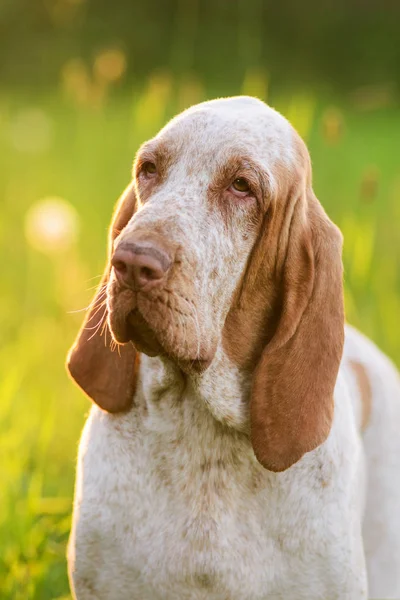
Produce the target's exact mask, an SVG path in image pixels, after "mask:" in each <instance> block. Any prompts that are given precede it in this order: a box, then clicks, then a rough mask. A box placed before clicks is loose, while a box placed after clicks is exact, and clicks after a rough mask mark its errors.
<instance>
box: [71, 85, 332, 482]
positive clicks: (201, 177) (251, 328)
mask: <svg viewBox="0 0 400 600" xmlns="http://www.w3.org/2000/svg"><path fill="white" fill-rule="evenodd" d="M341 242H342V240H341V235H340V233H339V232H338V230H337V228H336V227H335V226H334V225H333V224H332V223H331V222H330V220H329V219H328V217H327V216H326V214H325V213H324V211H323V209H322V207H321V205H320V204H319V202H318V200H317V199H316V198H315V196H314V194H313V191H312V187H311V168H310V160H309V156H308V152H307V149H306V147H305V145H304V143H303V142H302V140H301V139H300V138H299V136H298V135H297V134H296V132H295V131H294V130H293V128H292V127H291V126H290V124H289V123H288V122H287V121H286V119H284V118H283V117H282V116H280V115H279V114H278V113H277V112H275V111H274V110H272V109H271V108H269V107H268V106H266V105H265V104H264V103H262V102H260V101H259V100H256V99H254V98H244V97H239V98H230V99H222V100H215V101H211V102H206V103H204V104H200V105H198V106H195V107H193V108H191V109H189V110H187V111H185V112H184V113H182V114H181V115H180V116H178V117H176V118H175V119H173V120H172V121H171V122H170V123H169V124H168V125H167V126H166V127H165V128H164V129H163V130H162V131H161V132H160V133H159V134H158V135H157V136H156V137H155V138H154V139H153V140H151V141H150V142H147V143H146V144H144V146H143V147H142V148H141V149H140V150H139V152H138V155H137V158H136V161H135V165H134V173H133V181H132V182H131V184H130V185H129V187H128V188H127V190H126V192H125V194H124V195H123V196H122V198H121V200H120V202H119V204H118V207H117V210H116V212H115V214H114V217H113V220H112V224H111V227H110V245H109V250H110V252H109V262H108V264H107V268H106V271H105V274H104V278H103V282H102V286H101V288H100V290H99V292H98V293H97V296H96V297H95V300H94V302H93V304H92V309H91V311H90V312H89V314H88V316H87V318H86V321H85V324H84V326H83V328H82V329H81V332H80V334H79V336H78V338H77V341H76V343H75V345H74V347H73V348H72V350H71V353H70V356H69V364H68V367H69V370H70V373H71V374H72V376H73V378H74V379H75V381H77V383H78V384H79V385H80V386H81V387H82V388H83V389H84V390H85V391H86V393H87V394H88V395H89V396H90V397H91V398H92V399H93V400H95V402H97V404H99V405H100V406H101V407H102V408H103V409H105V410H107V411H110V412H118V411H120V410H126V409H128V408H129V407H130V406H131V403H132V399H133V395H134V390H135V380H136V369H137V364H138V361H137V357H138V353H137V352H136V351H137V350H138V351H139V352H144V353H146V354H148V355H150V356H157V355H162V356H166V357H168V359H169V360H172V361H174V363H176V364H177V365H178V367H179V368H180V369H182V370H183V371H184V372H186V373H187V374H188V375H189V376H190V375H191V374H192V372H193V371H195V372H197V373H201V372H202V371H204V369H206V368H207V367H208V366H209V365H210V363H211V362H212V361H213V357H214V355H215V353H216V349H217V348H218V347H219V348H220V349H221V352H222V353H225V355H227V356H228V357H229V359H230V362H231V363H232V362H233V363H234V365H235V368H239V370H241V371H242V372H243V373H246V376H247V377H251V378H252V391H251V399H250V407H249V408H250V422H251V441H252V444H253V448H254V451H255V454H256V456H257V458H258V459H259V461H260V462H261V463H262V464H263V465H264V466H266V467H267V468H269V469H271V470H273V471H280V470H284V469H286V468H288V467H289V466H290V465H291V464H293V463H294V462H296V461H297V460H299V458H300V457H301V456H302V455H303V454H304V453H305V452H308V451H310V450H312V449H313V448H315V447H316V446H318V445H319V444H320V443H322V442H323V441H324V440H325V439H326V437H327V435H328V433H329V430H330V427H331V423H332V415H333V389H334V385H335V381H336V376H337V372H338V368H339V363H340V358H341V353H342V347H343V336H344V333H343V326H344V317H343V298H342V263H341ZM104 289H106V290H107V293H106V295H107V309H106V310H105V312H104V315H103V319H104V322H103V325H104V328H105V329H106V330H107V323H108V326H109V328H110V330H111V332H112V335H113V337H114V340H115V341H116V342H118V343H119V344H121V345H120V346H119V349H118V353H117V352H112V351H111V349H110V348H109V347H108V346H107V344H105V343H104V338H103V339H102V338H101V337H100V336H99V335H96V334H93V333H92V332H91V331H92V329H93V327H92V325H90V322H91V320H92V319H93V318H94V315H97V314H98V311H99V310H100V309H99V308H98V307H99V306H101V303H102V301H103V297H104ZM97 319H98V318H97ZM106 319H107V320H106ZM88 324H89V326H88ZM100 325H101V323H100ZM99 329H101V328H100V327H99ZM96 331H97V330H96ZM131 342H133V344H134V346H133V345H132V344H131ZM135 348H136V350H135ZM240 401H241V400H240V399H238V402H240Z"/></svg>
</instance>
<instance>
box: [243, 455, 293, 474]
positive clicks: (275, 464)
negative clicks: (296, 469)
mask: <svg viewBox="0 0 400 600" xmlns="http://www.w3.org/2000/svg"><path fill="white" fill-rule="evenodd" d="M254 454H255V456H256V459H257V460H258V462H259V463H260V465H262V466H263V467H264V469H266V470H267V471H271V472H272V473H283V471H287V469H289V468H290V467H292V466H293V465H294V464H296V463H297V462H298V461H299V460H300V459H301V458H302V456H303V454H299V455H295V456H294V455H293V456H290V457H288V456H285V457H282V456H274V455H272V454H267V453H265V452H257V451H256V450H255V451H254Z"/></svg>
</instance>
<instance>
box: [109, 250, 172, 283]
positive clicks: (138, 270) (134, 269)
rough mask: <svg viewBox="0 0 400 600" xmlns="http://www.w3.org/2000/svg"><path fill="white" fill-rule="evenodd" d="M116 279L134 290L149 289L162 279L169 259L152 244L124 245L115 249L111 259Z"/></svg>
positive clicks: (168, 264) (169, 261) (169, 263)
mask: <svg viewBox="0 0 400 600" xmlns="http://www.w3.org/2000/svg"><path fill="white" fill-rule="evenodd" d="M111 264H112V266H113V267H114V270H115V274H116V276H117V279H118V280H119V281H120V282H121V283H124V284H125V285H127V286H128V287H130V288H132V289H135V290H143V289H150V288H151V287H155V286H157V285H159V284H160V283H161V282H162V280H163V279H164V277H165V275H166V273H167V271H168V269H169V267H170V265H171V259H170V257H169V256H168V254H166V252H165V251H164V250H161V249H160V248H157V247H156V246H155V245H154V244H152V243H148V242H147V243H144V242H143V243H140V244H133V243H125V244H121V245H119V246H118V247H117V249H116V250H115V252H114V255H113V257H112V259H111Z"/></svg>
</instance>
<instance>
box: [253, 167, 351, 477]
mask: <svg viewBox="0 0 400 600" xmlns="http://www.w3.org/2000/svg"><path fill="white" fill-rule="evenodd" d="M310 179H311V177H310V176H308V177H307V178H306V177H304V176H303V177H301V179H299V181H298V182H296V183H295V184H294V185H291V186H289V188H290V189H289V192H287V194H289V195H290V198H289V199H287V200H286V202H285V203H284V205H285V216H284V221H283V223H282V222H281V224H280V231H283V232H286V233H283V234H282V235H281V237H279V236H278V240H277V242H276V244H277V245H276V256H277V259H276V261H277V262H276V264H275V275H274V277H275V279H276V283H275V285H276V288H277V294H276V299H277V302H276V306H277V310H276V317H275V322H274V324H273V327H272V328H271V331H272V332H273V333H272V334H271V337H270V339H269V341H267V343H266V346H265V347H264V349H263V351H262V353H261V357H260V359H259V362H258V365H257V367H256V370H255V374H254V381H253V388H252V395H251V401H250V414H251V441H252V444H253V448H254V452H255V455H256V457H257V459H258V460H259V462H260V463H261V464H262V465H263V466H265V467H266V468H267V469H269V470H270V471H284V470H285V469H287V468H288V467H290V466H291V465H293V464H294V463H295V462H297V461H298V460H299V459H300V458H301V457H302V456H303V455H304V454H305V453H306V452H309V451H310V450H313V449H314V448H316V447H317V446H319V445H320V444H321V443H322V442H324V441H325V439H326V438H327V436H328V434H329V431H330V428H331V424H332V419H333V409H334V403H333V392H334V386H335V382H336V378H337V374H338V369H339V364H340V360H341V356H342V350H343V341H344V309H343V290H342V260H341V248H342V236H341V234H340V232H339V230H338V229H337V228H336V226H335V225H334V224H333V223H332V222H331V221H330V220H329V218H328V217H327V215H326V214H325V212H324V210H323V209H322V207H321V205H320V204H319V202H318V200H317V199H316V198H315V196H314V194H313V192H312V189H311V183H310ZM282 238H285V239H282ZM264 239H265V241H264V242H263V243H264V244H267V236H266V237H265V238H264ZM268 244H269V246H268V248H267V249H265V252H267V253H268V252H270V251H271V240H269V242H268Z"/></svg>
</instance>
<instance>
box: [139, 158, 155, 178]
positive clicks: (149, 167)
mask: <svg viewBox="0 0 400 600" xmlns="http://www.w3.org/2000/svg"><path fill="white" fill-rule="evenodd" d="M141 171H142V173H144V174H145V175H148V176H149V177H151V176H152V175H155V174H156V173H157V167H156V165H155V164H154V163H153V162H151V161H150V160H147V161H146V162H145V163H143V165H142V168H141Z"/></svg>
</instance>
